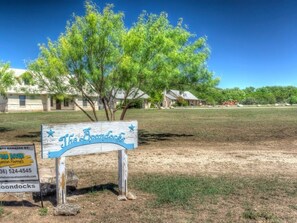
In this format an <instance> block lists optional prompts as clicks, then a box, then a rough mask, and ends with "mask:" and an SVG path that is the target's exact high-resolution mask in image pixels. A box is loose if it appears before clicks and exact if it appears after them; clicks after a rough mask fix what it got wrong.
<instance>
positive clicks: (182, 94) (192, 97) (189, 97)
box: [166, 90, 199, 100]
mask: <svg viewBox="0 0 297 223" xmlns="http://www.w3.org/2000/svg"><path fill="white" fill-rule="evenodd" d="M167 95H170V96H171V98H170V97H168V96H167ZM166 97H168V98H169V99H176V98H178V97H182V98H183V99H185V100H199V99H198V98H197V97H196V96H195V95H193V94H192V93H191V92H189V91H178V90H169V92H168V93H167V94H166ZM172 97H173V98H172Z"/></svg>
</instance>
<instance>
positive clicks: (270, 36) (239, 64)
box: [0, 0, 297, 88]
mask: <svg viewBox="0 0 297 223" xmlns="http://www.w3.org/2000/svg"><path fill="white" fill-rule="evenodd" d="M94 2H95V3H96V4H97V5H98V6H99V7H100V8H103V7H104V6H105V4H106V3H113V4H114V5H115V9H114V10H115V11H122V12H124V13H125V24H126V26H127V27H129V26H131V24H133V22H135V21H136V20H137V17H138V15H139V14H140V13H141V12H142V10H146V11H147V12H150V13H160V12H162V11H165V12H167V13H168V15H169V20H170V21H171V23H172V24H176V22H177V20H178V19H179V18H183V20H184V23H185V24H187V25H188V26H189V31H191V32H192V33H194V34H196V35H197V36H198V37H200V36H207V38H208V44H209V46H210V48H211V57H210V58H209V61H208V67H209V69H210V70H211V71H213V72H214V74H215V76H217V77H220V78H221V82H220V84H219V87H222V88H230V87H240V88H244V87H247V86H253V87H261V86H271V85H282V86H286V85H293V86H297V1H295V0H195V1H194V0H109V1H106V0H104V1H103V0H101V1H99V0H94ZM73 13H75V14H77V15H83V14H84V1H83V0H48V1H42V0H0V27H1V31H0V60H2V61H9V62H10V64H11V67H14V68H25V66H26V65H25V61H28V60H33V59H35V58H36V57H37V56H38V51H39V50H38V43H46V42H47V38H50V39H52V40H56V39H57V37H58V36H59V34H60V33H62V32H64V31H65V25H66V21H67V20H69V19H71V17H72V14H73Z"/></svg>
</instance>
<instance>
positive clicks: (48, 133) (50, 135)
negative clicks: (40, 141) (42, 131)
mask: <svg viewBox="0 0 297 223" xmlns="http://www.w3.org/2000/svg"><path fill="white" fill-rule="evenodd" d="M46 133H47V137H54V133H55V131H53V130H52V129H50V130H49V131H47V132H46Z"/></svg>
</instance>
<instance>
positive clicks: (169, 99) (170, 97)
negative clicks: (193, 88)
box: [162, 90, 203, 108]
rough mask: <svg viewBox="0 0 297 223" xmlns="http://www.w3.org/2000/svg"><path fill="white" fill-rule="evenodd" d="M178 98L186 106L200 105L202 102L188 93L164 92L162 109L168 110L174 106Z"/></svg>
mask: <svg viewBox="0 0 297 223" xmlns="http://www.w3.org/2000/svg"><path fill="white" fill-rule="evenodd" d="M179 98H181V99H183V100H184V101H186V103H187V105H188V106H198V105H202V102H203V100H201V99H198V98H197V97H196V96H195V95H193V94H192V93H191V92H189V91H178V90H169V91H165V92H164V97H163V103H162V105H163V107H164V108H170V107H171V106H173V105H175V104H176V102H177V101H178V99H179Z"/></svg>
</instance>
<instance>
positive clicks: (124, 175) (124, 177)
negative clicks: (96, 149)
mask: <svg viewBox="0 0 297 223" xmlns="http://www.w3.org/2000/svg"><path fill="white" fill-rule="evenodd" d="M118 156H119V160H118V162H119V195H120V196H121V195H123V196H127V195H128V155H127V152H126V150H119V151H118Z"/></svg>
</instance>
